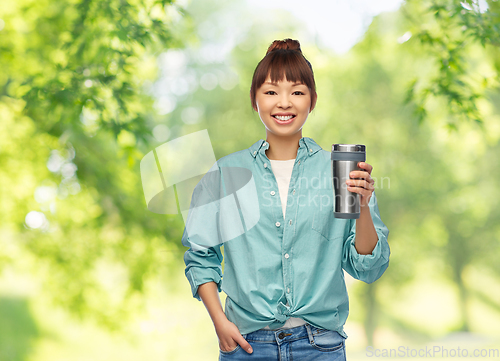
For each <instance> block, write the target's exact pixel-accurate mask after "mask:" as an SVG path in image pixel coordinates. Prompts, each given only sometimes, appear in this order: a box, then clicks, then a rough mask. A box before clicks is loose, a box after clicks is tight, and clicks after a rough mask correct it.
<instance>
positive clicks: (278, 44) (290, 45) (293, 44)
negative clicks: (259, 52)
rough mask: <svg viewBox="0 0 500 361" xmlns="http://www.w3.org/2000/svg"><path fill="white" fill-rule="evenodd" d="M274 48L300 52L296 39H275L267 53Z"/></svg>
mask: <svg viewBox="0 0 500 361" xmlns="http://www.w3.org/2000/svg"><path fill="white" fill-rule="evenodd" d="M275 50H297V51H298V52H299V53H301V54H302V50H300V43H299V42H298V40H293V39H285V40H275V41H273V43H272V44H271V45H270V46H269V48H268V49H267V53H266V55H267V54H269V53H270V52H272V51H275Z"/></svg>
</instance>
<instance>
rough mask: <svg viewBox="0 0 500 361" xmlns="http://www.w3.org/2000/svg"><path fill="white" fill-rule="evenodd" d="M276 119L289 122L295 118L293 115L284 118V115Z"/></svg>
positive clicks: (277, 116)
mask: <svg viewBox="0 0 500 361" xmlns="http://www.w3.org/2000/svg"><path fill="white" fill-rule="evenodd" d="M275 117H276V119H278V120H289V119H292V118H293V115H287V116H282V115H275Z"/></svg>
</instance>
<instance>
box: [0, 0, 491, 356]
mask: <svg viewBox="0 0 500 361" xmlns="http://www.w3.org/2000/svg"><path fill="white" fill-rule="evenodd" d="M487 3H488V7H489V8H488V10H487V11H485V12H482V11H480V9H479V8H478V7H477V3H476V2H474V1H465V2H462V3H460V2H457V1H444V0H435V1H413V0H408V1H406V2H405V3H404V4H403V5H402V7H401V9H400V10H399V11H397V12H394V13H382V14H380V15H378V16H377V17H375V18H374V20H373V22H372V24H371V25H370V27H369V29H368V31H367V32H366V34H365V36H364V37H363V39H362V40H361V41H360V42H359V43H358V44H356V45H355V46H354V47H353V48H352V49H351V50H350V51H349V52H348V53H347V54H345V55H337V54H334V53H333V52H332V51H331V50H328V49H326V48H324V47H322V46H321V44H319V43H317V42H316V41H315V39H312V38H311V37H310V36H309V35H308V34H307V32H305V31H304V30H303V29H304V24H300V22H298V21H293V22H291V21H289V19H290V18H291V17H292V15H291V14H289V13H287V12H286V11H268V12H265V13H263V12H257V11H254V10H253V9H252V8H251V7H248V5H245V4H244V3H243V2H240V1H231V2H229V1H203V2H201V1H192V2H190V3H184V4H179V3H171V2H170V1H153V0H151V1H141V0H128V1H118V0H111V1H97V0H65V1H54V0H43V1H37V2H35V1H32V0H22V1H17V2H2V3H0V19H2V22H0V25H2V24H3V25H4V26H0V28H2V30H0V185H1V186H0V197H1V198H0V201H1V206H0V240H1V241H0V272H1V273H0V274H1V278H0V360H2V361H3V360H43V359H51V360H59V359H61V360H63V359H64V360H66V359H75V360H76V359H92V360H100V359H103V360H104V359H106V360H109V359H121V360H123V359H125V360H126V359H129V358H130V359H132V358H134V359H136V358H137V357H142V358H144V357H147V358H149V359H168V360H175V359H179V360H186V359H208V356H207V355H209V354H210V355H212V356H211V357H212V358H215V357H216V355H217V338H216V336H215V332H214V331H213V328H212V325H211V323H210V319H209V317H208V314H207V313H206V311H205V309H204V307H203V305H202V304H201V303H199V302H197V301H196V300H194V299H192V298H191V297H190V291H189V288H188V285H187V280H186V279H185V278H184V274H183V268H184V265H183V263H182V255H183V252H184V251H185V248H184V247H183V246H182V245H181V243H180V238H181V235H182V231H183V227H184V225H183V221H182V218H181V216H180V215H157V214H153V213H151V212H149V211H148V210H147V208H146V204H145V201H144V196H143V193H142V185H141V182H140V171H139V162H140V160H141V159H142V157H143V156H144V155H145V154H146V153H148V152H149V151H150V150H151V149H153V148H154V147H156V146H158V145H160V144H162V143H164V142H165V141H167V140H170V139H175V138H176V137H179V136H182V135H185V134H189V133H192V132H195V131H198V130H202V129H208V132H209V135H210V139H211V141H212V145H213V147H214V152H215V155H216V158H217V159H218V158H220V157H222V156H224V155H227V154H229V153H232V152H234V151H238V150H241V149H244V148H247V147H249V146H250V145H251V144H253V143H254V142H255V141H256V140H257V139H259V138H265V131H264V127H263V125H262V123H261V122H260V119H259V118H258V116H257V114H256V113H255V112H254V111H253V110H252V108H251V105H250V100H249V96H248V94H249V88H250V81H251V76H252V73H253V70H254V68H255V66H256V64H257V63H258V61H259V60H260V59H261V58H262V56H263V55H264V54H265V50H266V49H267V46H268V45H269V44H270V43H271V42H272V41H273V40H274V39H283V38H286V37H292V38H297V39H299V40H300V41H301V44H302V50H303V52H304V54H305V55H306V57H307V58H308V59H309V60H310V61H311V63H312V64H313V68H314V72H315V76H316V82H317V86H318V95H319V98H318V104H317V107H316V109H315V110H314V111H313V113H312V114H311V115H310V117H309V119H308V121H307V123H306V125H305V127H304V130H303V135H304V136H309V137H312V138H313V139H315V140H316V142H318V144H320V145H321V146H322V147H323V148H324V149H329V148H330V147H331V144H333V143H352V142H355V143H363V144H366V146H367V150H368V158H369V160H368V161H369V162H370V163H371V164H372V165H373V166H374V177H375V178H376V184H377V187H378V188H377V189H376V193H377V197H378V199H379V208H380V211H381V214H382V218H383V220H384V222H385V223H386V224H387V225H388V227H389V229H390V231H391V234H390V239H389V242H390V245H391V250H392V254H391V264H390V267H389V269H388V270H387V272H386V273H385V274H384V276H383V277H382V278H381V279H380V280H379V281H377V282H376V283H374V284H371V285H366V284H362V283H361V282H351V283H349V294H350V300H351V314H350V316H349V320H348V324H347V327H349V329H348V334H349V335H354V337H353V338H352V339H351V338H350V339H349V342H352V343H351V344H350V345H351V346H349V342H348V347H352V355H353V357H354V358H356V357H358V356H359V355H358V356H356V355H357V354H356V353H355V352H356V350H357V348H356V347H358V348H359V349H361V348H362V347H365V346H366V345H377V346H383V345H392V344H396V343H398V342H399V344H401V343H402V342H406V343H414V342H429V341H431V340H434V339H436V338H440V337H444V336H446V335H449V334H454V333H455V332H457V331H460V332H467V333H468V334H478V335H483V336H485V337H486V336H487V337H490V338H486V340H487V342H490V343H491V344H493V343H495V344H500V341H499V337H500V301H499V300H500V266H499V263H498V257H499V256H500V226H499V223H498V220H499V219H500V211H499V199H500V191H499V188H498V179H499V178H500V174H499V173H500V171H499V169H500V164H499V160H498V154H500V144H499V139H500V102H499V100H500V93H499V82H498V74H499V71H500V52H499V48H498V47H499V44H500V41H499V38H498V37H499V35H498V34H500V29H499V27H500V25H499V16H500V15H499V14H500V7H499V6H500V5H499V3H498V2H497V1H488V2H487ZM228 39H230V40H231V41H229V42H227V40H228ZM227 43H229V44H232V45H231V46H232V47H231V48H230V49H227V48H224V46H223V44H227ZM207 76H208V77H209V78H210V77H211V78H212V79H214V78H215V79H216V84H217V85H216V86H215V87H214V88H213V89H212V88H211V87H208V86H206V85H205V87H204V86H203V83H204V82H205V81H206V79H207ZM208 89H210V90H208ZM165 109H167V110H165ZM158 125H164V126H166V127H167V129H168V137H163V138H162V139H160V138H161V137H160V136H158V135H157V136H156V137H155V136H153V134H155V129H159V128H158ZM163 129H165V128H163ZM31 211H37V212H42V213H43V214H44V217H45V219H46V221H45V222H44V224H43V225H42V226H41V227H39V228H37V229H30V227H29V226H28V225H27V223H26V216H27V214H28V213H29V212H31ZM221 297H224V295H221ZM193 330H195V331H193ZM193 332H194V333H195V336H196V339H197V340H198V341H197V342H198V343H197V345H196V347H193V346H192V344H190V343H188V339H189V338H191V339H192V338H193ZM491 337H493V338H491ZM492 340H493V341H492ZM89 342H92V344H94V345H96V350H95V351H93V350H90V349H89V348H88V346H87V345H88V343H89ZM97 349H99V350H105V352H104V351H103V352H99V351H97ZM348 352H349V351H348ZM359 358H360V359H362V356H359Z"/></svg>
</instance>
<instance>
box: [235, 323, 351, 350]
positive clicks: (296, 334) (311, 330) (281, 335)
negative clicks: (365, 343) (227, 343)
mask: <svg viewBox="0 0 500 361" xmlns="http://www.w3.org/2000/svg"><path fill="white" fill-rule="evenodd" d="M327 331H328V330H325V329H323V328H318V327H316V326H313V325H311V324H309V323H306V324H304V325H301V326H296V327H292V328H286V329H281V330H263V329H260V330H257V331H253V332H250V333H247V334H244V335H242V336H243V337H244V338H245V340H247V341H253V342H267V343H277V344H278V345H280V344H282V343H283V342H289V341H294V340H298V339H301V338H305V337H308V338H309V341H311V342H313V334H321V333H323V332H327ZM334 332H336V331H334ZM336 333H338V332H336ZM338 336H339V340H342V339H344V338H343V337H342V336H341V335H340V334H338Z"/></svg>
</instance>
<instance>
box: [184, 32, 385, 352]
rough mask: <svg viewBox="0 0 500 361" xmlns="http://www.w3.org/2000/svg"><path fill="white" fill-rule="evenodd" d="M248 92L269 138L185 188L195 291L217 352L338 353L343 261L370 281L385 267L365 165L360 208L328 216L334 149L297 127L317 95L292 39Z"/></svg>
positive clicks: (343, 310)
mask: <svg viewBox="0 0 500 361" xmlns="http://www.w3.org/2000/svg"><path fill="white" fill-rule="evenodd" d="M250 98H251V102H252V107H253V109H254V110H255V111H257V112H258V114H259V116H260V119H261V120H262V122H263V124H264V126H265V128H266V140H265V141H264V140H263V139H260V140H259V141H257V142H255V143H254V144H253V145H252V146H251V147H250V148H248V149H245V150H242V151H239V152H236V153H233V154H230V155H228V156H226V157H223V158H221V159H220V160H219V161H217V163H216V164H215V165H214V167H212V169H211V172H210V175H208V173H207V175H206V176H204V178H203V179H202V180H201V181H200V182H199V183H198V185H197V186H196V188H195V191H194V192H193V198H192V202H191V209H190V212H189V215H188V220H187V222H186V230H185V232H184V235H183V244H185V245H191V248H190V249H188V250H187V251H186V253H185V255H184V261H185V264H186V271H185V273H186V277H187V278H188V280H189V282H190V284H191V288H192V292H193V297H195V298H197V299H198V300H202V301H203V303H204V304H205V306H206V308H207V310H208V312H209V314H210V317H211V319H212V321H213V323H214V326H215V331H216V333H217V336H218V338H219V349H220V356H219V358H220V359H221V360H222V359H227V360H246V359H248V360H284V359H286V360H292V359H293V360H308V359H314V360H345V343H344V340H345V339H346V338H347V335H346V334H345V332H344V330H343V326H344V324H345V321H346V319H347V315H348V312H349V305H348V295H347V290H346V286H345V282H344V274H343V270H345V271H346V272H348V273H349V274H350V275H352V276H353V277H354V278H356V279H359V280H362V281H364V282H367V283H371V282H374V281H375V280H376V279H378V278H379V277H380V276H381V275H382V274H383V273H384V271H385V270H386V268H387V267H388V264H389V254H390V250H389V245H388V243H387V236H388V233H389V231H388V230H387V227H386V226H385V225H384V223H382V221H381V219H380V213H379V211H378V207H377V205H376V200H375V195H374V194H373V190H374V186H373V184H374V181H373V179H372V178H371V176H370V174H371V172H372V166H371V165H369V164H368V163H364V162H360V163H359V164H358V166H359V168H361V169H363V171H353V172H352V173H351V174H350V177H351V178H355V179H351V180H348V181H347V182H346V183H348V184H347V186H348V189H349V190H350V191H351V192H356V193H359V194H360V201H361V214H360V217H359V218H358V219H357V220H349V219H337V218H335V217H334V216H333V191H332V184H331V183H332V182H331V163H330V152H329V151H325V150H323V149H321V147H320V146H319V145H317V144H316V142H314V140H312V139H311V138H308V137H303V136H302V127H303V125H304V123H305V122H306V120H307V116H308V114H309V113H310V112H311V111H312V110H313V109H314V107H315V105H316V100H317V94H316V88H315V81H314V75H313V70H312V66H311V64H310V63H309V62H308V61H307V60H306V59H305V57H304V56H303V54H302V52H301V49H300V44H299V42H298V41H296V40H292V39H285V40H283V41H279V40H277V41H274V42H273V43H272V44H271V46H270V47H269V49H268V51H267V54H266V56H265V57H264V58H263V59H262V60H261V61H260V63H259V64H258V65H257V68H256V69H255V72H254V75H253V80H252V86H251V90H250ZM230 170H233V171H232V172H231V171H230ZM245 174H247V175H248V177H246V176H245ZM242 179H244V181H242ZM238 182H239V184H240V185H241V184H243V183H245V187H243V188H241V189H245V190H246V191H241V190H240V191H238V187H239V186H238V187H237V186H234V184H236V183H238ZM230 185H232V187H231V186H230ZM249 189H250V191H248V190H249ZM252 189H254V190H255V191H254V193H255V194H254V197H251V196H250V194H251V193H252V191H251V190H252ZM245 192H246V193H245ZM228 200H231V201H228ZM254 201H255V202H254ZM227 204H234V205H237V207H236V206H234V208H233V211H231V212H228V211H227V210H228V209H230V208H228V206H227ZM207 207H208V208H207ZM210 207H211V208H210ZM195 209H196V211H195ZM235 209H237V211H234V210H235ZM214 215H215V216H214ZM252 217H254V219H253V220H252ZM255 217H257V220H255ZM196 228H199V231H196ZM238 230H239V231H238ZM221 243H224V267H225V268H224V278H223V279H222V278H221V277H222V270H221V262H222V253H221V251H220V244H221ZM214 244H215V245H214ZM193 245H197V247H193ZM200 245H206V246H205V247H203V246H200ZM208 245H211V246H208ZM221 290H224V292H225V293H226V294H227V297H226V304H225V310H224V311H223V310H222V306H221V302H220V299H219V295H218V292H220V291H221Z"/></svg>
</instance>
